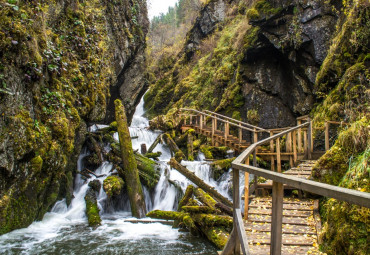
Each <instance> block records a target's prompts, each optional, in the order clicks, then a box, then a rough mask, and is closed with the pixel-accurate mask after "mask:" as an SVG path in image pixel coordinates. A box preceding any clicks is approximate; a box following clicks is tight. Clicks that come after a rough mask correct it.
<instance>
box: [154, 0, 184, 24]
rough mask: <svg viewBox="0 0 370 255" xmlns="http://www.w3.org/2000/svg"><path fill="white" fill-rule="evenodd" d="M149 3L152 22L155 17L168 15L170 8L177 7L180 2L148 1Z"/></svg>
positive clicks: (170, 0)
mask: <svg viewBox="0 0 370 255" xmlns="http://www.w3.org/2000/svg"><path fill="white" fill-rule="evenodd" d="M147 1H148V12H149V20H152V18H153V17H154V16H158V15H159V14H160V13H164V14H165V13H166V12H167V10H168V7H170V6H175V4H176V3H177V1H178V0H147Z"/></svg>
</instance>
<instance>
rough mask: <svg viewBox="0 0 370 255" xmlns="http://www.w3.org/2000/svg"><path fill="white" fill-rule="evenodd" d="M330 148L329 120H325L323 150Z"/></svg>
mask: <svg viewBox="0 0 370 255" xmlns="http://www.w3.org/2000/svg"><path fill="white" fill-rule="evenodd" d="M329 149H330V145H329V122H327V121H326V122H325V151H328V150H329Z"/></svg>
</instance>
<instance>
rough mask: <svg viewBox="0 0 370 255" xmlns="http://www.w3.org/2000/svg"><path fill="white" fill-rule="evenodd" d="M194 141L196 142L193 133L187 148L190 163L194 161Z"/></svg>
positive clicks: (189, 135) (190, 134)
mask: <svg viewBox="0 0 370 255" xmlns="http://www.w3.org/2000/svg"><path fill="white" fill-rule="evenodd" d="M188 131H189V130H188ZM193 140H194V137H193V133H191V132H189V134H188V144H187V148H188V160H190V161H193V160H194V149H193Z"/></svg>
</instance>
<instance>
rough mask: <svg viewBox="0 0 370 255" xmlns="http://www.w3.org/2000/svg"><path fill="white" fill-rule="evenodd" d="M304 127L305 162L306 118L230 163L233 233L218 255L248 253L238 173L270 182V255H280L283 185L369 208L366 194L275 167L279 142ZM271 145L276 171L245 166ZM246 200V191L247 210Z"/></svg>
mask: <svg viewBox="0 0 370 255" xmlns="http://www.w3.org/2000/svg"><path fill="white" fill-rule="evenodd" d="M304 128H306V130H307V132H306V133H305V135H304V137H303V138H304V140H305V141H307V142H305V143H304V147H305V148H304V149H305V151H306V152H307V154H306V157H307V158H308V159H309V158H310V157H311V152H312V142H311V141H312V122H311V121H310V120H309V119H308V122H306V123H304V124H300V125H298V126H296V127H293V128H290V129H288V130H285V131H283V132H280V133H278V134H275V135H272V136H271V137H268V138H266V139H263V140H261V141H258V142H255V143H254V144H252V145H251V146H250V147H248V148H247V149H246V150H245V151H244V152H243V153H241V154H240V155H239V156H238V157H237V158H236V159H235V160H234V161H233V162H232V168H233V207H234V208H233V209H234V227H233V231H232V232H231V234H230V237H229V240H228V243H227V244H226V246H225V248H224V250H223V252H222V254H223V255H228V254H240V251H242V253H243V254H250V252H249V249H248V240H247V237H246V234H245V229H244V224H243V220H242V216H241V210H240V195H239V171H243V172H244V173H245V174H246V180H247V181H248V180H249V174H254V175H255V176H262V177H264V178H266V179H269V180H272V181H273V187H272V218H271V241H270V244H271V246H270V254H273V255H280V254H281V248H282V219H283V196H284V188H283V185H284V184H286V185H289V186H291V187H294V188H297V189H300V190H303V191H307V192H310V193H314V194H318V195H322V196H325V197H329V198H334V199H338V200H341V201H346V202H348V203H351V204H356V205H360V206H364V207H367V208H370V193H366V192H359V191H356V190H351V189H346V188H340V187H337V186H333V185H328V184H324V183H319V182H315V181H311V180H305V179H301V178H297V177H293V176H289V175H285V174H283V173H281V167H279V150H280V139H281V138H282V137H284V136H288V135H290V136H292V137H295V136H296V135H298V134H299V133H300V131H299V130H303V129H304ZM297 131H298V133H297ZM298 139H299V138H298ZM293 140H294V139H293ZM271 142H276V149H277V166H278V167H277V169H276V172H274V171H270V170H265V169H262V168H259V167H257V166H256V162H255V160H254V162H253V166H251V165H249V158H250V156H251V155H252V154H253V155H254V157H255V155H256V150H257V149H258V147H260V146H261V145H265V144H271ZM293 146H294V145H293ZM247 181H246V187H248V186H249V183H247ZM248 197H249V196H248V191H247V190H246V193H245V207H248ZM245 212H247V213H248V209H246V211H245ZM240 249H241V250H240Z"/></svg>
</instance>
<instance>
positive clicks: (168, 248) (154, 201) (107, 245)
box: [0, 99, 244, 254]
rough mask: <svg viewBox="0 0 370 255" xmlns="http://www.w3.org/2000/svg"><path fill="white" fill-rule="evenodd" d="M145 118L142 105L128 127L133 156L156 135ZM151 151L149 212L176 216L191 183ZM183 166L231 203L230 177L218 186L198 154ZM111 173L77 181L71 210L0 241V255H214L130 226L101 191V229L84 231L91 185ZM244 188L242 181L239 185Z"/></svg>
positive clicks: (191, 242) (182, 237) (169, 231)
mask: <svg viewBox="0 0 370 255" xmlns="http://www.w3.org/2000/svg"><path fill="white" fill-rule="evenodd" d="M143 115H144V102H143V99H142V100H141V102H140V103H139V105H138V106H137V108H136V112H135V115H134V117H133V121H132V124H131V127H130V134H131V137H137V138H136V139H133V140H132V145H133V149H134V150H138V149H140V146H141V144H143V143H145V144H146V145H147V146H148V147H149V146H150V145H151V144H152V143H153V142H154V141H155V139H156V138H157V136H158V135H160V132H157V131H154V132H153V131H150V130H148V129H147V127H148V126H149V122H148V120H147V119H146V118H145V117H143ZM102 127H104V126H100V125H96V126H93V127H91V128H90V131H91V132H94V131H96V130H97V129H99V128H102ZM114 138H115V139H117V140H118V135H117V134H115V135H114ZM155 151H160V152H162V155H161V156H160V157H159V162H158V163H159V167H160V174H161V176H160V180H159V182H158V184H157V186H156V188H155V189H154V192H153V193H152V194H150V192H149V191H148V190H147V189H146V188H145V187H144V196H145V200H146V205H147V209H148V210H153V209H160V210H175V209H176V205H177V203H178V199H179V189H178V187H181V189H182V191H184V190H185V189H186V187H187V186H188V185H189V184H191V182H190V181H189V180H187V179H186V178H185V177H184V176H183V175H181V174H180V173H178V172H177V171H176V170H173V169H171V168H170V167H169V166H168V165H167V162H168V161H169V160H170V158H171V153H170V150H169V149H168V148H167V147H166V146H165V145H163V144H158V145H157V147H156V148H155ZM87 154H88V153H87V152H84V153H82V154H81V155H80V158H79V161H78V169H79V170H81V169H83V166H82V159H83V157H85V156H86V155H87ZM182 164H183V165H184V166H186V167H187V168H188V169H189V170H191V171H194V173H195V174H196V175H197V176H198V177H200V178H201V179H203V180H204V181H205V182H206V183H208V184H210V185H212V186H214V187H215V188H216V189H217V190H218V191H219V192H220V193H221V194H222V195H224V196H225V197H228V198H230V195H229V194H228V190H229V176H230V175H229V173H226V174H224V176H222V177H221V181H219V182H216V181H215V180H214V179H212V177H211V176H212V172H211V169H210V166H209V164H207V162H205V161H204V156H203V155H202V154H200V155H198V157H197V160H196V161H192V162H190V161H182ZM112 168H113V165H112V164H111V163H109V162H104V163H103V164H102V165H101V166H100V167H99V168H98V169H97V170H96V171H95V173H96V174H97V175H98V176H102V177H100V178H96V177H94V176H93V177H91V178H90V179H89V180H87V181H86V180H83V179H82V178H81V176H80V175H77V176H76V178H75V189H74V194H73V195H74V198H73V200H72V202H71V204H70V205H69V206H68V207H67V205H66V202H65V200H62V201H59V202H57V203H56V204H55V205H54V207H53V208H52V210H51V212H49V213H46V214H45V216H44V218H43V220H42V221H39V222H34V223H33V224H31V225H30V226H29V227H28V228H24V229H19V230H15V231H13V232H10V233H8V234H5V235H2V236H0V254H148V253H151V254H217V252H216V249H215V248H214V247H213V246H212V245H211V244H209V243H208V242H207V241H206V240H204V239H201V238H198V237H192V236H191V235H190V234H189V233H180V232H178V230H177V229H173V228H172V227H171V226H168V225H163V224H160V223H150V224H145V223H131V222H130V221H129V220H130V219H131V220H132V218H130V217H131V213H130V209H129V203H128V200H127V199H126V200H125V201H122V204H123V206H121V207H120V208H122V210H121V211H114V210H113V211H112V209H111V207H109V206H107V205H106V203H107V195H106V194H105V192H104V190H103V188H102V187H101V189H100V192H99V195H98V197H97V201H98V206H99V208H100V210H101V211H100V214H101V218H102V225H101V226H100V227H98V228H96V229H91V228H90V227H88V225H87V218H86V215H85V209H86V206H85V201H84V197H85V194H86V191H87V190H88V188H89V187H88V183H89V181H92V180H94V179H99V180H100V182H103V180H104V179H105V178H106V177H107V176H109V175H111V174H112V173H114V171H115V170H114V171H111V170H112ZM241 177H242V176H241ZM169 180H171V181H172V183H176V184H177V185H176V186H177V187H175V186H174V185H172V184H170V182H169ZM243 183H244V180H243V178H241V184H243ZM242 189H243V185H241V191H242ZM107 208H109V209H107ZM144 220H145V219H144Z"/></svg>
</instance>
